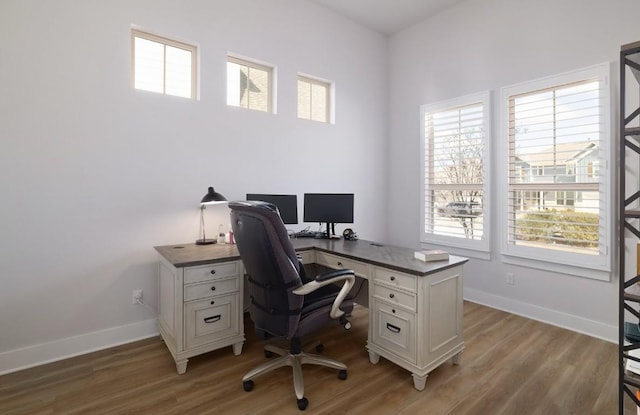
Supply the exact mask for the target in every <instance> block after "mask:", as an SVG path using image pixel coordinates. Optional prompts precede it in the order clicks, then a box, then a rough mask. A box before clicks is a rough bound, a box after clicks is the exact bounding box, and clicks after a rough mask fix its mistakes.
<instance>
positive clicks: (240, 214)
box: [229, 201, 355, 410]
mask: <svg viewBox="0 0 640 415" xmlns="http://www.w3.org/2000/svg"><path fill="white" fill-rule="evenodd" d="M229 208H230V209H231V227H232V229H233V233H234V238H235V240H236V244H237V246H238V251H239V252H240V257H241V259H242V262H243V263H244V267H245V270H246V272H247V274H248V289H249V295H250V298H251V304H250V306H249V314H250V316H251V320H253V322H254V326H255V331H256V334H257V335H258V336H259V337H260V338H261V339H263V340H266V339H268V338H271V337H279V338H284V339H287V340H288V341H289V350H286V349H284V348H280V347H277V346H275V345H274V344H267V345H265V347H264V351H265V356H266V357H270V356H271V354H272V353H275V354H277V355H279V356H280V357H278V358H275V359H274V360H271V361H268V362H267V363H264V364H262V365H260V366H258V367H256V368H255V369H253V370H251V371H250V372H248V373H247V374H246V375H244V377H243V378H242V384H243V387H244V390H245V391H247V392H248V391H250V390H251V389H253V386H254V382H253V379H254V378H255V377H257V376H259V375H262V374H263V373H266V372H269V371H271V370H274V369H277V368H279V367H282V366H291V367H292V368H293V387H294V389H295V393H296V398H297V403H298V408H299V409H300V410H304V409H306V407H307V405H308V404H309V401H308V400H307V399H306V398H305V397H304V382H303V378H302V368H301V365H303V364H316V365H322V366H327V367H330V368H334V369H338V370H339V373H338V377H339V378H340V379H343V380H344V379H346V378H347V366H346V365H344V364H343V363H341V362H338V361H336V360H333V359H330V358H327V357H324V356H319V355H313V354H307V353H304V352H303V351H302V346H301V340H300V339H301V337H303V336H305V335H307V334H309V333H311V332H313V331H315V330H317V329H319V328H321V327H323V326H326V325H327V324H329V323H331V322H333V321H335V320H337V321H339V322H340V324H342V325H343V326H344V327H345V329H349V327H350V324H349V322H348V321H347V319H346V316H345V313H347V314H348V313H351V311H352V310H353V301H351V300H350V299H346V297H347V294H348V293H349V291H350V290H351V287H352V286H353V284H354V281H355V276H354V272H353V270H337V271H330V272H327V273H323V274H320V275H318V276H317V277H315V279H313V280H311V281H309V280H307V278H306V276H305V274H304V267H303V265H302V263H301V262H300V260H299V259H298V257H297V256H296V252H295V250H294V249H293V245H292V244H291V241H290V240H289V236H288V234H287V230H286V229H285V227H284V224H283V223H282V220H281V218H280V215H279V214H278V211H277V208H276V207H275V206H274V205H272V204H271V203H267V202H257V201H247V202H244V201H238V202H229ZM336 282H342V287H339V286H337V285H336V284H335V283H336ZM316 351H318V352H320V351H322V345H320V346H318V347H316Z"/></svg>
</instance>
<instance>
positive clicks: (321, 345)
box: [316, 344, 324, 353]
mask: <svg viewBox="0 0 640 415" xmlns="http://www.w3.org/2000/svg"><path fill="white" fill-rule="evenodd" d="M323 351H324V344H319V345H317V346H316V352H318V353H322V352H323Z"/></svg>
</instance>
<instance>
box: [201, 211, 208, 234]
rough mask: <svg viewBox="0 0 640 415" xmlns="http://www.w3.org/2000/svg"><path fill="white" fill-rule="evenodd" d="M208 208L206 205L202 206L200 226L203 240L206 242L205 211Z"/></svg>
mask: <svg viewBox="0 0 640 415" xmlns="http://www.w3.org/2000/svg"><path fill="white" fill-rule="evenodd" d="M206 208H207V207H206V206H205V205H200V226H201V227H202V240H203V241H206V240H207V235H205V230H204V210H205V209H206Z"/></svg>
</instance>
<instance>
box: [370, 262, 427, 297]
mask: <svg viewBox="0 0 640 415" xmlns="http://www.w3.org/2000/svg"><path fill="white" fill-rule="evenodd" d="M373 278H374V282H376V283H377V282H381V283H384V284H387V285H391V286H393V287H396V288H402V289H404V290H409V291H411V292H414V293H415V292H416V291H417V283H418V280H417V279H416V277H415V276H413V275H408V274H403V273H401V272H398V271H393V270H390V269H387V268H380V267H376V268H375V271H374V277H373Z"/></svg>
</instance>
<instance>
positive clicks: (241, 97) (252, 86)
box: [227, 56, 273, 112]
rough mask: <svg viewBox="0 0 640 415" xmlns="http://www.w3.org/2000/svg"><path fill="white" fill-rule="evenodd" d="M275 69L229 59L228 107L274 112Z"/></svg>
mask: <svg viewBox="0 0 640 415" xmlns="http://www.w3.org/2000/svg"><path fill="white" fill-rule="evenodd" d="M272 85H273V68H272V67H269V66H266V65H263V64H259V63H256V62H252V61H249V60H245V59H239V58H236V57H232V56H228V57H227V105H230V106H234V107H241V108H247V109H252V110H257V111H264V112H273V111H272V99H273V98H272V88H273V86H272Z"/></svg>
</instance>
